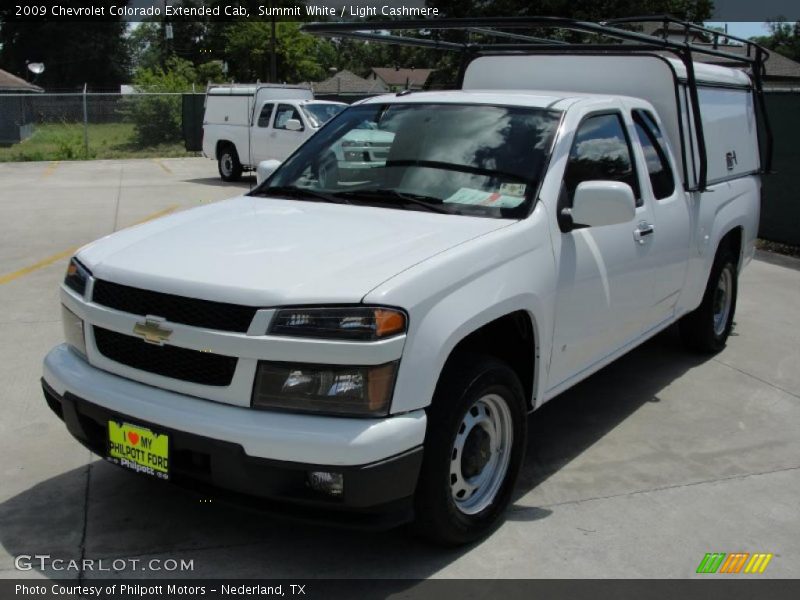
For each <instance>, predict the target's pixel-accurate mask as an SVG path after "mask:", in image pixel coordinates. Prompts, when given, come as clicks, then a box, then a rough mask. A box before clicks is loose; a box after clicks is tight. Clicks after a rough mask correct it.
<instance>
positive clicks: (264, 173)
mask: <svg viewBox="0 0 800 600" xmlns="http://www.w3.org/2000/svg"><path fill="white" fill-rule="evenodd" d="M280 165H281V161H279V160H262V161H261V162H260V163H258V166H257V167H256V185H261V182H262V181H264V180H265V179H266V178H267V177H269V176H270V175H272V174H273V173H274V172H275V169H277V168H278V167H279V166H280Z"/></svg>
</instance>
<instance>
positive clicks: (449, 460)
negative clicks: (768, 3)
mask: <svg viewBox="0 0 800 600" xmlns="http://www.w3.org/2000/svg"><path fill="white" fill-rule="evenodd" d="M371 26H374V27H375V33H373V34H370V33H365V32H363V31H362V29H363V27H364V24H363V23H356V24H353V23H325V24H315V25H310V26H307V29H308V30H310V31H312V32H314V33H318V34H321V35H332V36H338V37H347V36H349V35H353V36H355V37H357V38H359V39H361V38H364V37H365V36H366V37H367V38H368V39H374V40H375V41H391V42H392V43H397V42H398V41H399V42H403V43H409V44H412V45H422V46H425V45H432V46H433V47H437V48H444V49H445V50H459V51H461V50H463V51H465V52H466V53H467V54H466V57H465V61H464V68H463V69H462V72H461V86H460V89H458V90H454V91H438V92H420V93H405V92H403V93H399V94H389V95H384V96H378V97H373V98H368V99H366V100H363V101H361V102H358V103H356V104H355V105H353V106H350V107H348V108H346V109H345V110H343V111H341V112H339V113H338V114H336V115H335V116H333V117H332V118H331V119H330V120H329V121H328V122H327V124H326V125H325V126H324V127H321V128H319V130H318V131H317V132H316V133H315V134H314V135H313V136H312V137H309V138H308V139H307V140H306V141H305V142H304V143H303V144H302V145H301V146H300V147H299V148H298V149H297V150H295V151H293V152H292V153H290V154H287V157H284V158H285V160H283V161H282V162H281V161H278V160H276V159H273V160H268V161H262V162H261V163H259V164H258V172H259V175H258V176H259V185H258V186H257V187H256V188H255V189H254V190H252V191H251V192H250V193H248V194H246V195H244V196H240V197H237V198H232V199H230V200H227V201H224V202H219V203H216V204H212V205H207V206H203V207H200V208H195V209H193V210H189V211H185V212H182V213H179V214H174V215H170V216H168V217H165V218H162V219H160V220H158V221H155V222H150V223H146V224H143V225H139V226H136V227H133V228H131V229H127V230H124V231H121V232H118V233H116V234H114V235H112V236H110V237H107V238H103V239H102V240H99V241H97V242H95V243H93V244H89V245H88V246H86V247H84V248H82V249H80V250H79V251H78V252H77V253H76V255H75V256H74V257H73V258H72V259H71V260H70V263H69V267H68V269H67V273H66V276H65V278H64V282H63V285H62V286H61V304H62V318H63V324H64V335H65V343H64V344H62V345H60V346H57V347H56V348H54V349H53V350H52V351H51V352H50V353H49V354H48V355H47V357H46V358H45V361H44V375H43V387H44V394H45V399H46V401H47V403H48V405H49V406H50V407H51V408H52V410H53V411H54V412H55V413H56V414H57V415H58V416H59V417H60V418H61V419H63V421H64V422H65V425H66V427H67V428H68V430H69V431H70V432H71V433H72V435H74V436H75V437H76V438H77V439H78V440H79V441H80V442H81V443H83V444H84V445H85V446H87V447H88V448H90V449H91V450H92V451H93V452H95V453H96V454H97V455H99V456H102V457H104V458H105V459H107V460H109V461H110V462H112V463H114V464H116V465H118V466H120V467H122V468H125V469H127V470H130V471H132V472H136V473H137V474H138V475H139V476H143V477H152V478H156V479H159V480H162V481H168V482H171V483H175V484H178V485H182V486H186V487H190V488H195V489H200V490H203V493H205V494H211V495H213V496H214V497H215V498H220V499H227V500H231V501H236V502H240V503H243V504H247V505H250V506H257V507H259V508H261V509H265V510H271V511H277V512H280V513H282V514H290V515H294V516H298V515H300V516H303V517H305V518H315V519H321V520H327V521H335V522H337V523H346V524H349V525H352V526H356V527H371V528H377V527H389V526H393V525H397V524H399V523H403V522H407V521H411V520H413V521H414V522H415V525H416V526H417V528H418V529H419V531H420V532H421V533H423V534H424V535H426V536H428V537H429V538H431V539H433V540H435V541H437V542H440V543H445V544H462V543H467V542H470V541H473V540H476V539H478V538H480V537H481V536H483V535H486V534H487V533H488V532H490V531H491V530H492V528H493V527H495V526H496V525H497V524H498V523H499V522H500V520H501V518H502V515H503V512H504V510H505V508H506V507H507V505H508V503H509V502H510V498H511V495H512V492H513V488H514V484H515V482H516V479H517V475H518V473H519V469H520V466H521V464H522V460H523V456H524V453H525V448H526V436H527V420H528V418H529V416H528V415H529V413H532V412H535V411H536V409H538V408H539V407H541V406H542V405H543V404H544V403H546V402H547V401H549V400H550V399H552V398H554V397H555V396H557V395H558V394H560V393H561V392H562V391H564V390H566V389H568V388H569V387H571V386H572V385H574V384H576V383H577V382H579V381H581V380H582V379H584V378H586V377H588V376H589V375H591V374H592V373H594V372H595V371H597V370H598V369H600V368H602V367H603V366H605V365H607V364H608V363H609V362H611V361H613V360H614V359H616V358H617V357H619V356H620V355H622V354H624V353H625V352H627V351H629V350H630V349H631V348H634V347H635V346H637V345H639V344H641V343H642V342H644V341H645V340H647V339H649V338H650V337H652V336H653V335H655V334H656V333H658V332H659V331H662V330H663V329H665V328H667V327H669V326H671V325H673V324H677V325H678V326H679V329H680V333H681V335H682V337H683V339H684V341H685V342H686V344H687V346H688V347H689V348H690V349H692V350H694V351H699V352H704V353H709V354H710V353H714V352H718V351H719V350H721V349H722V348H723V347H724V346H725V343H726V340H727V338H728V336H729V334H730V332H731V329H732V327H733V318H734V312H735V309H736V297H737V285H738V283H737V282H738V276H739V273H740V272H741V270H742V268H743V267H744V266H745V265H746V264H747V262H748V261H749V260H750V258H751V257H752V255H753V252H754V243H755V239H756V232H757V230H758V219H759V206H760V195H761V179H760V178H761V173H762V171H763V170H764V169H765V168H767V167H768V166H769V157H770V147H771V135H770V132H769V123H768V121H767V120H766V114H765V113H764V109H763V101H762V98H761V83H760V74H761V72H762V69H763V61H764V60H765V58H766V53H765V51H764V50H763V49H761V48H760V47H758V46H756V45H754V44H753V43H752V42H743V43H746V44H748V47H747V50H748V53H747V56H746V57H745V58H743V57H741V56H737V57H734V58H736V59H737V60H739V61H741V63H742V64H743V66H745V67H747V68H749V69H750V70H751V73H750V74H749V75H748V74H745V73H744V72H742V71H740V70H736V69H730V68H723V67H717V66H711V65H704V64H701V63H699V62H696V59H697V58H698V56H700V55H704V54H705V55H708V54H709V53H710V54H712V55H714V54H720V52H719V51H718V50H715V49H714V46H713V45H708V46H701V47H696V46H692V45H688V46H687V45H685V44H683V43H681V44H676V43H673V42H670V41H668V40H663V39H661V38H654V37H650V36H646V35H643V34H640V33H637V32H636V31H632V30H630V29H629V27H631V24H630V23H628V22H627V21H625V22H613V23H607V24H604V25H599V24H595V23H584V22H578V21H566V20H563V19H545V18H525V19H511V20H508V19H505V20H497V21H492V20H489V21H477V20H472V19H467V20H446V19H445V20H440V21H424V22H408V23H406V22H394V21H393V22H386V23H373V24H372V25H371ZM680 26H682V27H685V28H687V30H698V29H700V30H702V28H698V27H697V26H695V25H692V24H689V23H680ZM437 27H438V28H440V29H459V30H465V31H472V34H473V37H472V43H470V44H469V45H461V44H458V43H455V42H443V41H436V40H431V39H429V36H427V35H421V36H420V37H415V38H411V39H406V38H402V37H398V36H387V34H386V31H389V30H395V29H402V30H404V31H405V30H414V29H431V28H437ZM526 28H528V29H534V30H536V32H537V38H535V40H534V38H530V39H531V40H533V41H531V42H530V43H528V42H527V41H526V40H528V39H529V38H528V37H527V35H526V34H525V33H524V31H525V29H526ZM547 28H568V29H571V30H573V31H576V32H582V33H585V34H589V35H592V36H594V37H593V40H594V41H593V42H592V43H588V44H576V45H572V44H555V43H554V44H553V45H549V44H543V43H542V42H541V38H540V37H538V36H540V33H541V30H542V29H547ZM509 29H513V30H515V31H514V33H513V34H510V33H509V31H508V30H509ZM666 29H667V27H665V30H666ZM702 31H703V32H705V31H706V30H702ZM715 33H716V32H708V35H714V34H715ZM476 36H477V39H481V38H480V36H484V41H481V42H476V41H475V39H476ZM509 36H510V37H509ZM507 37H508V38H509V39H506V38H507ZM598 38H602V40H601V41H597V39H598ZM498 39H500V40H501V41H499V42H498V41H497V40H498ZM614 40H616V41H617V42H618V41H620V40H622V41H625V42H627V43H625V44H619V43H616V44H613V43H612V41H614ZM723 54H724V53H723ZM231 93H233V92H231ZM281 93H283V92H281ZM215 94H216V93H213V94H212V93H210V94H209V102H211V98H212V96H214V95H215ZM245 100H246V102H247V103H255V104H254V105H257V104H258V91H257V90H254V92H253V94H251V95H250V96H247V98H246V99H245ZM264 102H265V103H266V104H269V103H274V104H276V105H279V104H280V103H281V102H290V100H284V99H275V98H272V99H269V100H265V101H264ZM292 102H293V101H292ZM298 102H307V100H303V101H298ZM298 106H301V105H298ZM247 107H248V108H247V109H248V110H251V108H252V107H251V106H250V104H247ZM216 110H217V109H216V108H212V105H211V104H209V108H208V112H209V114H222V113H216V112H214V111H216ZM251 114H252V115H253V117H251V119H252V118H255V116H256V114H257V112H256V111H254V112H252V113H251ZM759 121H760V122H761V123H762V127H761V128H760V129H759V127H758V123H759ZM249 123H252V120H250V121H248V120H245V121H244V122H243V123H242V126H243V127H246V126H248V124H249ZM354 153H355V154H356V155H357V156H355V160H354V157H353V154H354ZM532 418H536V417H535V415H534V416H533V417H532Z"/></svg>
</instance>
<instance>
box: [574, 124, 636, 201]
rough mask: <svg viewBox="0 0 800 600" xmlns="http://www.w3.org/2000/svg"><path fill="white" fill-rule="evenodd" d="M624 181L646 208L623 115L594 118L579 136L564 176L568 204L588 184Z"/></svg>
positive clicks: (584, 126)
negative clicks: (588, 182)
mask: <svg viewBox="0 0 800 600" xmlns="http://www.w3.org/2000/svg"><path fill="white" fill-rule="evenodd" d="M593 180H601V181H621V182H623V183H627V184H628V185H630V186H631V188H633V195H634V197H635V198H636V206H641V205H642V200H641V194H640V193H639V182H638V180H637V178H636V170H635V169H634V168H633V155H632V153H631V146H630V142H629V141H628V136H627V134H626V133H625V126H624V124H623V122H622V117H621V116H620V115H619V114H603V115H595V116H590V117H588V118H587V119H585V120H584V121H583V123H581V124H580V126H579V127H578V131H577V132H576V133H575V140H574V141H573V142H572V150H570V153H569V161H568V162H567V169H566V172H565V173H564V187H565V190H564V191H565V192H566V195H567V198H566V200H567V205H568V206H571V205H572V198H573V196H574V195H575V190H576V189H577V187H578V184H580V183H582V182H584V181H593Z"/></svg>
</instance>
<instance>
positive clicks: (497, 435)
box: [415, 357, 527, 545]
mask: <svg viewBox="0 0 800 600" xmlns="http://www.w3.org/2000/svg"><path fill="white" fill-rule="evenodd" d="M526 435H527V414H526V409H525V400H524V394H523V391H522V385H521V384H520V382H519V379H518V378H517V376H516V374H515V373H514V371H512V370H511V369H510V368H509V367H508V366H506V365H505V364H504V363H502V362H500V361H498V360H496V359H493V358H489V357H470V358H468V359H463V360H458V361H456V362H455V363H454V364H451V365H448V368H447V369H446V371H445V373H444V374H443V376H442V381H441V382H440V383H439V385H438V386H437V389H436V394H435V397H434V401H433V403H432V404H431V406H430V407H429V409H428V433H427V435H426V440H425V450H424V453H425V454H424V459H423V464H422V471H421V474H420V480H419V485H418V487H417V493H416V497H415V510H416V515H417V522H416V526H417V529H418V531H419V532H420V533H421V534H422V535H424V536H425V537H427V538H429V539H431V540H433V541H435V542H437V543H441V544H446V545H459V544H466V543H469V542H472V541H475V540H477V539H479V538H481V537H483V536H484V535H486V534H487V533H488V532H489V531H491V530H492V529H493V528H494V527H495V526H496V525H497V523H498V522H499V521H500V519H501V517H502V515H503V512H504V511H505V509H506V507H507V506H508V504H509V502H510V501H511V494H512V492H513V490H514V484H515V482H516V480H517V476H518V474H519V469H520V466H521V465H522V459H523V456H524V452H525V445H526V441H525V440H526Z"/></svg>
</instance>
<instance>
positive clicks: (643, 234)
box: [633, 221, 656, 244]
mask: <svg viewBox="0 0 800 600" xmlns="http://www.w3.org/2000/svg"><path fill="white" fill-rule="evenodd" d="M655 230H656V229H655V227H653V225H652V224H650V223H648V222H647V221H641V222H640V223H639V226H638V227H637V228H636V229H634V230H633V239H634V240H636V241H637V242H639V243H640V244H644V243H645V242H646V241H647V239H646V238H647V236H648V235H653V233H654V232H655Z"/></svg>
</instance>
